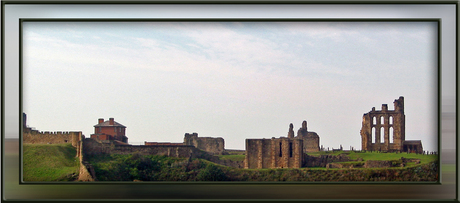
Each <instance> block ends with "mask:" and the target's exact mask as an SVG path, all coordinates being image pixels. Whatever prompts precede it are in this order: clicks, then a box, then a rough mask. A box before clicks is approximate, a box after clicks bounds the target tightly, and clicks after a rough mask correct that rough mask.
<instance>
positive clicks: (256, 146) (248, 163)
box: [245, 138, 303, 168]
mask: <svg viewBox="0 0 460 203" xmlns="http://www.w3.org/2000/svg"><path fill="white" fill-rule="evenodd" d="M302 148H303V140H301V139H291V138H272V139H246V158H245V168H300V167H302V163H303V150H302Z"/></svg>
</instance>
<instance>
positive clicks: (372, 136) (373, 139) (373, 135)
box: [371, 117, 376, 143]
mask: <svg viewBox="0 0 460 203" xmlns="http://www.w3.org/2000/svg"><path fill="white" fill-rule="evenodd" d="M374 118H375V117H374ZM375 136H376V134H375V127H373V128H372V135H371V138H372V140H371V141H372V143H375Z"/></svg>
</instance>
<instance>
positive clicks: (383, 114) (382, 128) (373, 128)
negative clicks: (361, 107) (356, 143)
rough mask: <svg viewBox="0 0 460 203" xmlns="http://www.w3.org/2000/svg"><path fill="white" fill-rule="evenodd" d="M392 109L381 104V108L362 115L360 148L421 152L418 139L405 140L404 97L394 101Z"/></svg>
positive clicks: (420, 143)
mask: <svg viewBox="0 0 460 203" xmlns="http://www.w3.org/2000/svg"><path fill="white" fill-rule="evenodd" d="M393 104H394V110H388V105H387V104H382V110H380V111H379V110H375V107H372V110H371V111H370V112H368V113H365V114H364V115H363V122H362V127H361V132H360V134H361V140H362V142H361V144H362V146H361V148H362V150H366V151H387V152H395V151H397V152H415V153H423V147H422V142H421V141H420V140H405V119H406V116H405V115H404V97H402V96H401V97H399V99H396V100H395V101H394V102H393Z"/></svg>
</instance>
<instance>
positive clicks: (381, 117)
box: [380, 116, 385, 124]
mask: <svg viewBox="0 0 460 203" xmlns="http://www.w3.org/2000/svg"><path fill="white" fill-rule="evenodd" d="M380 124H385V118H384V117H383V116H380Z"/></svg>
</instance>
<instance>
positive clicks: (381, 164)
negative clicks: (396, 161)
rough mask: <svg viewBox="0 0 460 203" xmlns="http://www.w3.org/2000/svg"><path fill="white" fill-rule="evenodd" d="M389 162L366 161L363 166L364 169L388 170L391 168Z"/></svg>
mask: <svg viewBox="0 0 460 203" xmlns="http://www.w3.org/2000/svg"><path fill="white" fill-rule="evenodd" d="M392 166H393V164H392V162H391V161H380V160H367V161H366V163H365V164H364V168H388V167H392Z"/></svg>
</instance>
